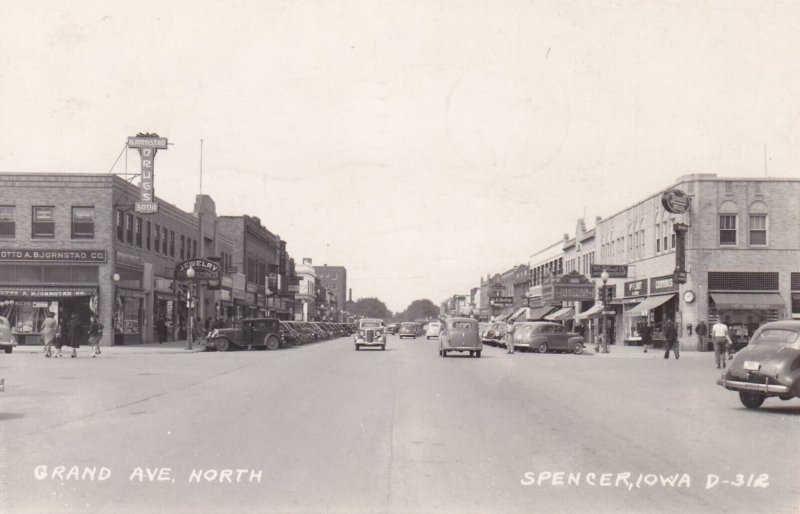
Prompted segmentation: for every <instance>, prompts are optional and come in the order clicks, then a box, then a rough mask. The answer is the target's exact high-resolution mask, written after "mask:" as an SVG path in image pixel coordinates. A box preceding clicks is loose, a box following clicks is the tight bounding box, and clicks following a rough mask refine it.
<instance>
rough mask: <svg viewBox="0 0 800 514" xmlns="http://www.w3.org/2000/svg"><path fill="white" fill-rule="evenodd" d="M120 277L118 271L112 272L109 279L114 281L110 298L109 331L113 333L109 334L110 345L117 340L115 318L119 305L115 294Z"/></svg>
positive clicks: (117, 315) (117, 292)
mask: <svg viewBox="0 0 800 514" xmlns="http://www.w3.org/2000/svg"><path fill="white" fill-rule="evenodd" d="M121 278H122V277H120V276H119V273H114V274H113V275H111V281H112V282H114V298H113V299H112V301H113V306H112V307H111V331H112V332H111V333H112V334H113V335H112V336H111V344H112V345H115V344H117V341H116V337H117V318H118V317H119V313H118V309H119V306H118V305H117V295H118V294H119V291H118V290H117V287H118V285H119V281H120V279H121ZM123 332H124V330H123ZM123 337H124V333H123ZM123 342H124V341H123Z"/></svg>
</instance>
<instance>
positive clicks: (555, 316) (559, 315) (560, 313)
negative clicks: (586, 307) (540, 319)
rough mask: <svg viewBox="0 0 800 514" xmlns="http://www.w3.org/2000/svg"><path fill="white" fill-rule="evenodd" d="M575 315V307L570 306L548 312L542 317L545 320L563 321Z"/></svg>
mask: <svg viewBox="0 0 800 514" xmlns="http://www.w3.org/2000/svg"><path fill="white" fill-rule="evenodd" d="M574 316H575V309H573V308H572V307H564V308H563V309H558V310H557V311H556V312H554V313H552V314H548V315H547V316H545V317H544V319H546V320H550V321H565V320H568V319H572V318H573V317H574Z"/></svg>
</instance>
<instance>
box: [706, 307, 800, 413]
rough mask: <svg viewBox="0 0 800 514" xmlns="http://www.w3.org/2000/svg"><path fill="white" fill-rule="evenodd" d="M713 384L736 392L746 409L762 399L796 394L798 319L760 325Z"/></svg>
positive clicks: (799, 389) (799, 390)
mask: <svg viewBox="0 0 800 514" xmlns="http://www.w3.org/2000/svg"><path fill="white" fill-rule="evenodd" d="M717 384H719V385H721V386H722V387H724V388H725V389H728V390H730V391H738V393H739V400H740V401H741V402H742V405H744V406H745V407H747V408H748V409H757V408H759V407H761V404H762V403H764V400H766V399H767V398H771V397H773V396H777V397H778V398H780V399H781V400H791V399H792V398H797V397H800V320H785V321H773V322H772V323H766V324H765V325H762V326H761V327H760V328H759V329H758V330H757V331H756V333H755V334H753V337H752V339H750V343H749V344H748V345H747V346H745V347H744V348H743V349H742V350H740V351H738V352H736V356H735V357H734V358H733V360H732V361H731V362H730V365H729V366H728V369H727V371H725V372H724V373H723V374H722V378H720V379H719V380H717Z"/></svg>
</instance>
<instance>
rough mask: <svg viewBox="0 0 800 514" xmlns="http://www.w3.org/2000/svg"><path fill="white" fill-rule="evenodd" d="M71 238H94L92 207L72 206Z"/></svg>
mask: <svg viewBox="0 0 800 514" xmlns="http://www.w3.org/2000/svg"><path fill="white" fill-rule="evenodd" d="M72 239H94V207H73V208H72Z"/></svg>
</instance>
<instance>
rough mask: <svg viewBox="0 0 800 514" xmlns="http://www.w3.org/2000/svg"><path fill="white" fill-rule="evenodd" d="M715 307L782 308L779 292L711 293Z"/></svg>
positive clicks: (782, 302) (784, 304)
mask: <svg viewBox="0 0 800 514" xmlns="http://www.w3.org/2000/svg"><path fill="white" fill-rule="evenodd" d="M711 298H712V299H713V300H714V303H715V304H716V306H717V309H753V310H761V309H783V308H784V307H785V306H786V302H784V301H783V297H782V296H781V295H780V293H711Z"/></svg>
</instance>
